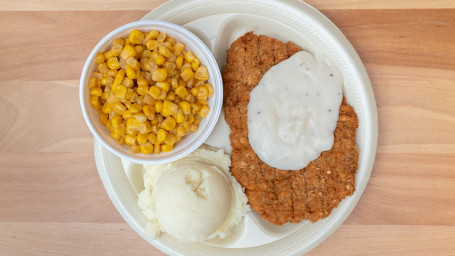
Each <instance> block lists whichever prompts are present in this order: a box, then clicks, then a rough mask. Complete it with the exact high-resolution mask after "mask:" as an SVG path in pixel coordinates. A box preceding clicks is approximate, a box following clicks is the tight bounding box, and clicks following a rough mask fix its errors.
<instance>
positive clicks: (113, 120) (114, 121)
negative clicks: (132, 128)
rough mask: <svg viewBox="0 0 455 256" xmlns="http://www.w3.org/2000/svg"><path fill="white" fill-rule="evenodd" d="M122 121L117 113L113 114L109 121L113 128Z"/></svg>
mask: <svg viewBox="0 0 455 256" xmlns="http://www.w3.org/2000/svg"><path fill="white" fill-rule="evenodd" d="M122 122H123V119H122V117H121V116H119V115H114V116H113V117H112V118H111V123H112V126H114V127H115V128H117V127H119V126H120V124H121V123H122Z"/></svg>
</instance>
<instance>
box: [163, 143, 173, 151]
mask: <svg viewBox="0 0 455 256" xmlns="http://www.w3.org/2000/svg"><path fill="white" fill-rule="evenodd" d="M173 148H174V147H173V146H170V145H167V144H163V145H161V151H163V152H169V151H171V150H172V149H173Z"/></svg>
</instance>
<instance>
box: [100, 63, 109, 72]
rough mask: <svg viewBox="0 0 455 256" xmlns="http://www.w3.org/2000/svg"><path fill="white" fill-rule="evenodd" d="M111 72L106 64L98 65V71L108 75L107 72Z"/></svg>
mask: <svg viewBox="0 0 455 256" xmlns="http://www.w3.org/2000/svg"><path fill="white" fill-rule="evenodd" d="M108 70H109V68H108V67H107V64H106V63H105V62H103V63H101V64H98V71H99V72H101V73H103V74H105V73H107V71H108Z"/></svg>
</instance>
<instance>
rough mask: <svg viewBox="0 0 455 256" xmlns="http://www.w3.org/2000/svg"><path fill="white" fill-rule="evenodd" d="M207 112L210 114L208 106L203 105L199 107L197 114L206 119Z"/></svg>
mask: <svg viewBox="0 0 455 256" xmlns="http://www.w3.org/2000/svg"><path fill="white" fill-rule="evenodd" d="M209 112H210V108H209V106H207V105H204V106H202V107H201V109H200V110H199V113H198V114H199V116H200V117H202V118H206V117H207V115H208V114H209Z"/></svg>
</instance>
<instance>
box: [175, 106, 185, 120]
mask: <svg viewBox="0 0 455 256" xmlns="http://www.w3.org/2000/svg"><path fill="white" fill-rule="evenodd" d="M175 121H177V123H181V122H183V121H185V115H184V114H183V111H182V109H179V110H177V113H176V114H175Z"/></svg>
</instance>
